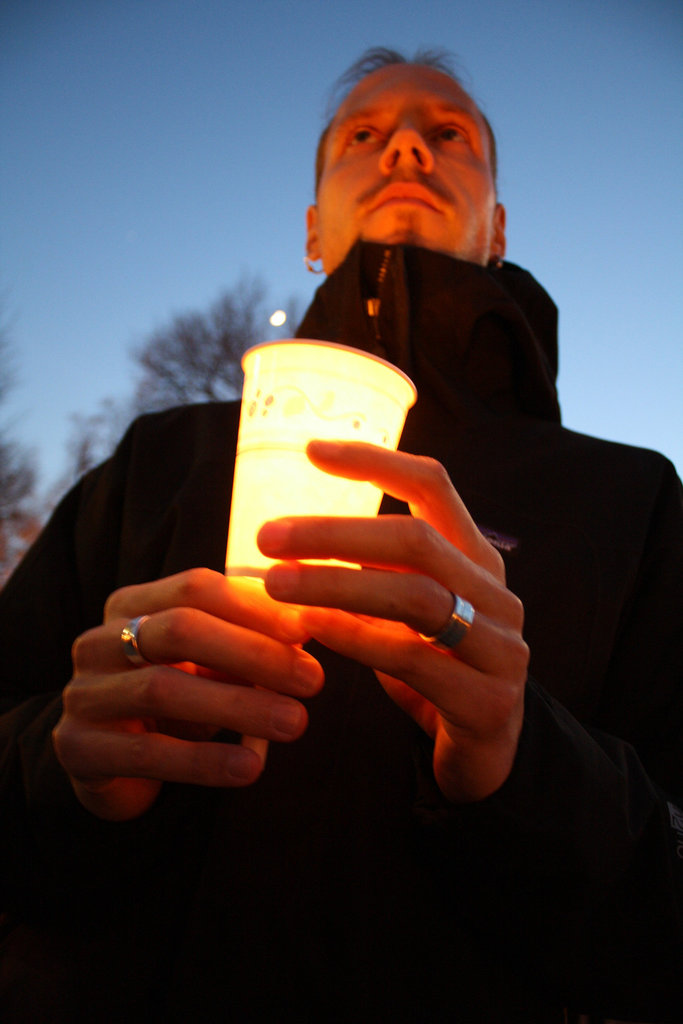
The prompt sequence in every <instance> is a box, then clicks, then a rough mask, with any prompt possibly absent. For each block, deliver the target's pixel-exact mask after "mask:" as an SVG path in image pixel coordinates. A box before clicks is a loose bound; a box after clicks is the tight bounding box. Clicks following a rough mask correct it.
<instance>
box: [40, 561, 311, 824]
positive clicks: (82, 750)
mask: <svg viewBox="0 0 683 1024" xmlns="http://www.w3.org/2000/svg"><path fill="white" fill-rule="evenodd" d="M140 615H148V616H149V619H147V620H146V621H145V622H144V623H143V624H142V625H141V628H140V633H139V643H140V650H141V653H142V654H143V655H144V657H145V658H146V659H148V661H149V664H143V665H140V666H136V665H133V664H132V663H131V662H130V660H129V659H128V658H127V657H126V654H125V652H124V648H123V644H122V642H121V630H122V629H123V627H124V626H125V625H126V623H127V622H128V621H130V620H131V619H133V618H135V617H137V616H140ZM306 639H307V636H306V635H305V634H304V632H303V629H302V627H301V625H300V621H299V618H298V614H297V612H296V610H295V609H293V608H291V607H289V606H287V605H283V604H280V603H278V602H276V601H274V600H272V599H271V598H269V597H268V596H267V595H266V594H265V591H264V590H263V588H261V587H260V586H258V585H257V584H251V585H250V584H249V583H247V582H245V581H243V580H226V578H225V577H224V576H223V575H222V574H220V573H217V572H213V571H211V570H208V569H191V570H188V571H187V572H183V573H179V574H178V575H177V576H170V577H168V578H166V579H162V580H158V581H155V582H153V583H143V584H140V585H137V586H131V587H124V588H123V589H121V590H117V591H115V593H113V594H112V595H111V597H110V598H109V600H108V601H107V604H106V608H105V615H104V623H103V625H101V626H98V627H97V628H96V629H92V630H89V631H88V632H87V633H84V634H83V635H82V636H80V637H78V639H77V640H76V642H75V643H74V647H73V665H74V674H73V678H72V679H71V681H70V683H69V684H68V686H67V687H66V689H65V690H64V707H63V713H62V717H61V718H60V720H59V722H58V724H57V726H56V727H55V730H54V732H53V742H54V746H55V751H56V753H57V757H58V759H59V761H60V763H61V764H62V766H63V768H64V770H65V771H66V772H67V774H68V775H69V777H70V779H71V782H72V785H73V788H74V790H75V792H76V795H77V797H78V799H79V800H80V801H81V803H82V804H83V806H84V807H86V808H87V809H88V810H90V811H91V812H92V813H94V814H96V815H98V816H99V817H101V818H106V819H109V820H115V821H124V820H128V819H130V818H134V817H136V816H138V815H140V814H142V813H144V812H145V811H146V810H147V809H148V808H149V807H150V806H151V805H152V804H153V803H154V801H155V800H156V798H157V796H158V793H159V790H160V789H161V785H162V783H163V782H182V783H194V784H197V785H203V786H227V787H229V786H247V785H249V784H251V783H252V782H254V781H255V780H256V779H257V778H258V776H259V775H260V773H261V770H262V767H263V763H262V761H261V759H260V757H259V756H258V755H257V754H256V753H255V752H254V751H253V750H250V749H248V748H247V747H244V746H241V745H239V743H235V744H230V743H216V742H212V737H213V736H214V735H215V734H216V733H217V732H219V731H220V730H222V729H228V730H234V731H235V732H237V733H242V734H246V735H248V736H253V737H262V738H264V739H266V740H271V741H285V742H286V741H288V740H293V739H296V738H297V737H299V736H300V735H301V734H302V733H303V732H304V730H305V728H306V725H307V723H308V716H307V713H306V709H305V708H304V706H303V704H301V703H300V701H299V699H298V698H302V697H309V696H311V695H313V694H314V693H316V692H317V691H318V690H319V689H320V687H321V686H322V683H323V671H322V668H321V667H320V665H319V664H318V662H317V661H316V660H315V659H314V658H313V657H311V655H309V654H307V653H306V652H304V651H303V650H301V648H300V647H299V646H298V645H299V644H301V643H303V642H304V641H305V640H306Z"/></svg>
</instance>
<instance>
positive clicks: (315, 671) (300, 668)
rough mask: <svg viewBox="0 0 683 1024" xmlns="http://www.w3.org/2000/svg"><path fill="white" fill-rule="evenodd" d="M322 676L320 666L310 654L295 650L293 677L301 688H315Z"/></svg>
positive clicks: (311, 689)
mask: <svg viewBox="0 0 683 1024" xmlns="http://www.w3.org/2000/svg"><path fill="white" fill-rule="evenodd" d="M321 678H322V668H321V667H320V665H319V664H318V662H317V661H316V660H315V658H312V657H311V656H310V654H306V653H305V652H304V651H301V652H297V655H296V658H295V661H294V679H295V680H296V682H297V683H298V684H299V686H300V687H301V688H302V690H308V691H313V690H317V689H318V686H319V684H320V680H321Z"/></svg>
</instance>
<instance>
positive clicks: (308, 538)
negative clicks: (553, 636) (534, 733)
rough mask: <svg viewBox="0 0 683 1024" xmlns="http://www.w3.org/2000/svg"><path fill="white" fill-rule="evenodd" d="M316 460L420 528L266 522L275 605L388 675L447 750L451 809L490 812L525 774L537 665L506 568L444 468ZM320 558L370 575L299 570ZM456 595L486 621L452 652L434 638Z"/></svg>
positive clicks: (441, 766) (442, 770)
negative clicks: (524, 743) (498, 795)
mask: <svg viewBox="0 0 683 1024" xmlns="http://www.w3.org/2000/svg"><path fill="white" fill-rule="evenodd" d="M308 455H309V458H310V459H311V461H312V462H314V463H315V465H316V466H318V467H319V468H320V469H323V470H325V471H326V472H328V473H332V474H334V475H337V476H343V477H348V478H351V479H357V480H369V481H371V482H372V483H375V484H377V486H378V487H380V488H381V489H382V490H383V491H385V492H386V493H388V494H391V495H393V496H394V497H396V498H399V499H400V500H403V501H406V502H407V503H408V505H409V507H410V511H411V513H412V515H411V516H401V515H398V516H394V515H388V516H379V517H377V518H375V519H345V518H329V517H297V518H290V519H280V520H275V521H272V522H269V523H266V524H265V525H264V526H263V527H262V529H261V531H260V533H259V546H260V547H261V549H262V551H263V552H264V553H265V554H267V555H269V556H271V557H273V558H278V559H282V562H280V563H278V564H277V565H275V566H273V567H272V568H271V569H270V570H269V571H268V573H267V576H266V588H267V590H268V592H269V594H270V595H271V596H272V597H275V598H277V599H278V600H282V601H288V602H292V603H294V604H298V605H306V606H310V607H307V608H306V609H304V610H303V612H302V618H303V624H304V626H305V628H306V630H307V631H308V632H309V633H310V634H311V636H313V637H315V639H317V640H319V641H320V642H321V643H323V644H325V645H326V646H327V647H329V648H331V649H332V650H334V651H337V652H338V653H340V654H343V655H346V656H348V657H350V658H354V659H356V660H357V661H360V662H362V663H363V664H365V665H369V666H371V667H372V668H373V669H374V670H375V672H376V674H377V677H378V679H379V680H380V682H381V683H382V685H383V686H384V688H385V690H386V691H387V693H388V694H389V695H390V696H391V698H392V699H393V700H394V701H396V703H397V704H398V705H399V706H400V707H402V708H403V709H404V710H405V711H407V712H408V713H409V714H410V715H411V716H412V717H413V718H414V719H415V721H416V722H418V724H419V725H420V726H421V727H422V728H423V729H424V731H425V732H426V733H427V734H428V735H429V736H431V737H432V739H433V740H434V775H435V778H436V781H437V784H438V785H439V788H440V789H441V791H442V793H443V794H444V796H445V797H446V798H447V799H449V800H451V801H453V802H464V801H473V800H481V799H483V798H484V797H486V796H488V795H489V794H491V793H493V792H495V790H496V789H498V788H499V787H500V786H501V785H502V784H503V782H504V781H505V779H506V778H507V777H508V775H509V773H510V770H511V768H512V764H513V762H514V758H515V754H516V750H517V743H518V740H519V735H520V732H521V728H522V719H523V712H524V687H525V682H526V675H527V666H528V662H529V651H528V648H527V646H526V644H525V643H524V640H523V639H522V623H523V617H524V612H523V607H522V604H521V602H520V601H519V599H518V598H517V597H515V596H514V595H513V594H512V593H511V592H510V591H509V590H508V589H507V587H506V585H505V570H504V566H503V561H502V559H501V557H500V555H499V554H498V552H497V551H496V550H495V548H493V547H492V546H491V545H490V544H489V543H488V541H487V540H486V539H485V538H484V537H483V535H482V534H481V533H480V531H479V530H478V529H477V527H476V525H475V523H474V522H473V520H472V518H471V517H470V515H469V513H468V511H467V509H466V508H465V506H464V504H463V502H462V501H461V499H460V498H459V496H458V494H457V492H456V491H455V489H454V487H453V485H452V483H451V481H450V479H449V477H448V475H447V473H446V471H445V470H444V468H443V466H441V464H440V463H438V462H436V461H435V460H433V459H429V458H423V457H421V456H415V455H407V454H405V453H402V452H393V451H387V450H386V449H383V448H377V447H374V446H372V445H366V444H359V443H341V442H323V441H314V442H311V443H310V445H309V447H308ZM311 558H315V559H331V558H334V559H338V560H342V561H345V562H351V563H356V564H357V565H360V566H361V567H362V568H361V569H360V570H359V569H356V568H353V567H349V568H346V567H344V566H325V565H321V566H318V565H308V564H301V562H300V561H299V560H300V559H311ZM454 594H457V595H458V596H460V597H461V598H463V599H464V600H466V601H468V602H469V603H470V604H471V605H472V606H473V607H474V609H475V617H474V621H473V624H472V626H471V628H470V629H469V630H468V632H467V633H466V635H465V636H464V638H463V639H462V641H461V642H460V643H459V644H458V646H457V647H455V648H453V649H452V650H449V651H443V650H440V649H438V648H437V647H435V646H434V644H432V643H430V642H429V640H426V639H425V638H424V637H425V636H434V635H436V634H438V633H439V632H440V631H441V630H442V629H443V628H444V626H445V625H446V623H447V622H448V620H449V618H450V615H451V612H452V610H453V595H454ZM420 634H423V636H421V635H420Z"/></svg>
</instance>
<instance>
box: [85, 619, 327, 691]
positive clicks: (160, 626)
mask: <svg viewBox="0 0 683 1024" xmlns="http://www.w3.org/2000/svg"><path fill="white" fill-rule="evenodd" d="M271 603H273V604H275V602H274V601H273V602H271ZM125 624H126V623H125V622H124V621H123V620H122V619H119V620H116V619H114V620H111V621H110V622H108V623H107V624H106V625H105V626H100V627H98V628H97V629H93V630H90V631H88V632H87V633H84V634H83V635H82V636H80V637H79V638H78V639H77V640H76V642H75V644H74V647H73V661H74V667H75V670H76V672H77V673H78V672H83V671H88V672H90V673H91V674H92V673H96V672H111V671H116V670H124V669H127V670H129V671H131V670H133V666H132V665H131V663H130V662H129V660H128V658H127V657H126V654H125V652H124V649H123V643H122V641H121V630H122V628H123V626H124V625H125ZM138 648H139V651H140V653H141V654H142V656H143V657H144V658H145V659H146V660H147V661H149V662H152V663H154V664H169V665H172V664H178V663H185V662H190V663H193V664H195V665H199V666H202V667H203V668H205V669H209V670H211V671H213V672H216V673H218V674H219V675H221V676H227V677H238V678H239V680H240V681H241V682H247V683H251V684H253V685H262V686H267V687H269V688H270V689H273V690H278V691H280V692H283V693H290V694H294V695H297V696H310V695H311V694H313V693H316V692H317V691H318V690H319V689H320V687H321V686H322V683H323V671H322V668H321V667H320V665H319V663H318V662H317V661H316V660H315V658H313V656H312V655H310V654H308V653H307V652H306V651H303V650H302V649H301V648H299V647H296V646H293V645H291V644H287V643H282V642H281V641H279V640H275V639H273V638H272V637H270V636H267V635H266V634H264V633H257V632H253V631H252V630H249V629H245V628H244V627H242V626H235V625H233V624H232V623H229V622H225V621H224V620H222V619H216V618H214V617H213V616H211V615H208V614H206V613H205V612H203V611H198V610H197V609H196V608H171V609H169V610H166V611H160V612H157V613H155V614H152V615H151V616H150V617H149V618H148V619H146V620H145V621H144V622H143V623H142V624H141V626H140V628H139V630H138Z"/></svg>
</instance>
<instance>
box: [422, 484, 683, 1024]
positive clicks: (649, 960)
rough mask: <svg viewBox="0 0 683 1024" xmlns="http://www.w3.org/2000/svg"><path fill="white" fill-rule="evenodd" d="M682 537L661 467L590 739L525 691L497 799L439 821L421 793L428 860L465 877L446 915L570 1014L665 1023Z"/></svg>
mask: <svg viewBox="0 0 683 1024" xmlns="http://www.w3.org/2000/svg"><path fill="white" fill-rule="evenodd" d="M682 536H683V530H682V515H681V496H680V483H679V482H678V480H677V478H676V476H675V473H674V472H673V469H672V468H671V471H670V473H668V474H665V479H664V481H663V484H662V487H661V490H660V494H659V500H658V501H657V502H656V505H655V511H654V514H653V517H652V522H651V528H650V531H649V536H648V540H647V544H646V546H645V549H644V554H643V558H642V561H641V565H640V567H639V572H638V575H637V582H636V586H635V587H634V589H633V592H632V595H631V598H630V600H629V602H628V605H627V607H625V608H624V611H623V615H622V620H621V625H620V631H619V639H618V642H617V643H616V644H615V646H614V650H613V653H612V658H611V663H610V666H609V670H608V673H607V677H606V678H605V680H604V686H603V690H602V694H603V698H602V707H601V710H600V714H599V718H598V722H597V726H596V725H595V724H591V725H587V724H582V723H580V722H579V721H577V720H576V718H574V717H573V716H572V715H571V714H570V713H569V712H568V711H567V710H566V709H565V708H564V707H563V706H562V705H561V704H560V703H559V702H558V701H556V700H554V699H553V698H552V697H551V696H549V695H548V693H547V692H546V691H545V690H544V689H543V687H542V686H540V685H538V684H537V683H536V682H535V681H534V680H530V681H529V683H528V686H527V693H526V704H525V720H524V726H523V731H522V736H521V741H520V746H519V750H518V754H517V758H516V762H515V765H514V768H513V771H512V773H511V775H510V777H509V778H508V780H507V781H506V783H505V784H504V785H503V786H502V787H501V789H500V790H499V791H498V792H497V793H495V794H494V795H493V796H491V797H489V798H488V799H487V800H485V801H482V802H481V803H479V804H473V805H469V806H465V807H459V808H457V809H455V811H454V810H453V809H450V810H449V809H448V808H446V807H445V806H444V804H443V802H441V801H440V799H439V796H438V795H437V794H436V793H435V791H434V790H433V789H431V782H428V783H426V788H425V790H424V791H423V797H424V799H423V800H422V801H421V808H420V815H421V817H422V821H423V824H424V825H425V827H426V829H427V831H428V832H432V833H433V834H434V836H435V837H436V836H438V842H434V843H431V844H430V846H431V848H432V850H434V851H435V853H434V856H435V857H437V859H439V860H441V858H443V857H446V858H450V862H451V868H453V865H458V867H457V870H458V871H461V872H465V873H466V877H467V878H468V885H467V889H466V891H465V893H463V891H462V889H461V888H460V887H459V888H458V900H459V910H460V911H464V912H465V913H467V914H468V916H469V917H470V920H471V924H472V927H473V928H475V929H480V930H483V931H484V932H485V934H486V935H487V936H488V937H489V938H490V937H491V936H496V938H497V941H498V942H500V954H501V957H504V958H505V959H506V960H507V961H508V962H509V960H510V958H512V960H513V962H516V967H517V970H518V971H519V972H520V973H521V974H527V975H528V976H529V977H530V980H531V981H533V982H534V983H535V984H540V985H541V986H543V987H546V988H547V991H548V992H549V993H552V994H553V995H554V996H555V997H556V998H557V997H559V998H560V999H561V1000H562V1001H563V1002H564V1004H565V1005H567V1006H568V1007H570V1008H571V1009H573V1010H575V1011H576V1012H583V1013H591V1014H598V1015H601V1014H602V1015H604V1016H605V1017H609V1018H617V1019H629V1020H633V1019H635V1020H641V1021H643V1020H647V1021H654V1020H656V1021H660V1020H667V1021H677V1022H680V1020H681V1012H682V1008H683V924H682V922H683V813H682V812H683V802H682V801H681V796H682V792H683V652H682V643H681V641H682V634H681V629H680V608H681V581H682V580H683V557H682V554H681V539H682ZM425 777H426V776H425ZM441 870H443V871H447V870H448V868H447V866H446V865H445V864H443V863H442V864H441ZM454 912H455V910H454Z"/></svg>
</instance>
